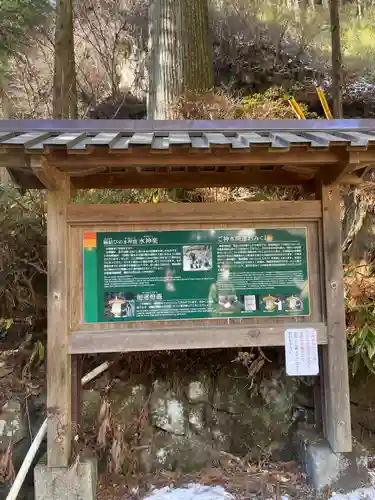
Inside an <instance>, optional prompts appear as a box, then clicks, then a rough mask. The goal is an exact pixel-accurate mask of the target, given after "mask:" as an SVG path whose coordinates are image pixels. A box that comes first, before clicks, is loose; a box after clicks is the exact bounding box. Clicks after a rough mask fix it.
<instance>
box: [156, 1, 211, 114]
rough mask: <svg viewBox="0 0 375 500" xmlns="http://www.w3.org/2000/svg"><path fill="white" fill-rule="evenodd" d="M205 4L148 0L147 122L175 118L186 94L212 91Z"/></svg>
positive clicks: (204, 2)
mask: <svg viewBox="0 0 375 500" xmlns="http://www.w3.org/2000/svg"><path fill="white" fill-rule="evenodd" d="M212 61H213V48H212V43H211V41H210V35H209V25H208V4H207V0H150V6H149V93H148V106H147V109H148V118H149V119H152V120H167V119H174V118H176V116H175V114H174V110H173V104H174V103H176V102H177V100H178V99H179V97H181V95H182V94H183V92H185V91H192V92H196V93H201V92H204V91H207V90H209V89H211V88H212V87H213V64H212Z"/></svg>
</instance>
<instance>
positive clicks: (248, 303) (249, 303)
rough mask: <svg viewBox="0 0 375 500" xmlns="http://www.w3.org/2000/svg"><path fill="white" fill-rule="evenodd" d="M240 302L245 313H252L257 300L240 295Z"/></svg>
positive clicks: (254, 297)
mask: <svg viewBox="0 0 375 500" xmlns="http://www.w3.org/2000/svg"><path fill="white" fill-rule="evenodd" d="M240 301H241V303H242V304H243V308H244V310H245V311H246V312H254V311H256V310H257V298H256V296H255V295H241V296H240Z"/></svg>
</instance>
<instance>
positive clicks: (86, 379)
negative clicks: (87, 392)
mask: <svg viewBox="0 0 375 500" xmlns="http://www.w3.org/2000/svg"><path fill="white" fill-rule="evenodd" d="M110 366H111V363H110V362H109V361H106V362H105V363H102V364H101V365H99V366H97V367H96V368H94V369H93V370H92V371H91V372H89V373H86V375H85V376H84V377H82V379H81V383H82V385H86V384H88V383H89V382H91V380H93V379H94V378H95V377H97V376H98V375H100V374H101V373H103V372H105V371H106V370H107V369H108V368H109V367H110Z"/></svg>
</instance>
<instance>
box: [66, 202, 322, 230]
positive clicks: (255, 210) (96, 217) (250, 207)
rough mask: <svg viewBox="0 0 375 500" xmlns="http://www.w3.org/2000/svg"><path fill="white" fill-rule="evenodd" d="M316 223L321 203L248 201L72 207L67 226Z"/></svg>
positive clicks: (72, 205)
mask: <svg viewBox="0 0 375 500" xmlns="http://www.w3.org/2000/svg"><path fill="white" fill-rule="evenodd" d="M296 215H298V219H299V220H318V219H320V218H321V217H322V206H321V203H320V201H317V200H311V201H267V202H263V201H251V202H245V201H243V202H234V203H177V204H176V203H155V204H146V203H144V204H137V205H135V204H119V205H104V204H102V205H85V204H78V203H72V204H69V206H68V208H67V221H68V223H69V224H93V225H98V224H110V223H117V224H121V223H127V224H139V223H144V224H147V223H150V224H155V223H160V224H163V223H165V222H166V221H170V220H175V219H176V218H178V221H179V222H181V223H183V222H186V223H196V222H197V223H201V224H204V223H211V222H212V223H213V222H222V221H223V220H226V221H227V222H235V223H237V222H246V221H249V223H251V221H253V222H254V221H255V220H256V221H264V220H268V221H273V220H275V218H276V217H277V218H279V219H283V220H284V219H285V220H290V221H295V220H296Z"/></svg>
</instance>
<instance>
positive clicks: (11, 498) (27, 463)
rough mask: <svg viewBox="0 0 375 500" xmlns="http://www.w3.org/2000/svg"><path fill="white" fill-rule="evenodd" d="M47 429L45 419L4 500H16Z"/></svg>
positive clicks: (100, 370)
mask: <svg viewBox="0 0 375 500" xmlns="http://www.w3.org/2000/svg"><path fill="white" fill-rule="evenodd" d="M110 365H111V363H110V362H108V361H106V362H105V363H102V364H101V365H99V366H98V367H96V368H94V369H93V370H92V371H91V372H89V373H86V375H85V376H84V377H82V379H81V383H82V385H86V384H87V383H88V382H90V381H91V380H93V379H94V378H95V377H97V376H98V375H100V374H101V373H103V372H104V371H105V370H107V369H108V368H109V367H110ZM47 428H48V418H46V419H45V420H44V422H43V424H42V425H41V427H40V429H39V431H38V433H37V435H36V436H35V439H34V441H33V442H32V443H31V446H30V448H29V450H28V452H27V454H26V457H25V458H24V460H23V462H22V465H21V468H20V470H19V471H18V474H17V476H16V479H15V480H14V483H13V484H12V487H11V489H10V491H9V493H8V496H7V497H6V500H16V499H17V497H18V493H19V492H20V489H21V487H22V485H23V482H24V481H25V477H26V475H27V473H28V472H29V469H30V467H31V464H32V463H33V460H34V458H35V455H36V452H37V451H38V449H39V446H40V445H41V444H42V441H43V439H44V436H45V435H46V433H47Z"/></svg>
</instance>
